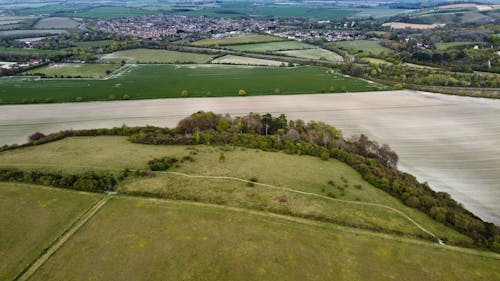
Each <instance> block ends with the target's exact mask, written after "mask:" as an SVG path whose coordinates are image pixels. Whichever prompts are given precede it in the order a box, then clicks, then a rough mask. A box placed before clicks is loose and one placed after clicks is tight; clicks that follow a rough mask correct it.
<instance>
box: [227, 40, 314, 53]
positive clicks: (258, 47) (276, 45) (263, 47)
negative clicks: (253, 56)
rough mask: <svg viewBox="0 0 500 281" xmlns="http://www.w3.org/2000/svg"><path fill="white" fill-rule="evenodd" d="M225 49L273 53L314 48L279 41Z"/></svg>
mask: <svg viewBox="0 0 500 281" xmlns="http://www.w3.org/2000/svg"><path fill="white" fill-rule="evenodd" d="M225 48H227V49H230V50H234V51H240V52H273V51H285V50H296V49H311V48H316V47H315V46H313V45H310V44H306V43H302V42H298V41H281V42H269V43H256V44H244V45H233V46H225Z"/></svg>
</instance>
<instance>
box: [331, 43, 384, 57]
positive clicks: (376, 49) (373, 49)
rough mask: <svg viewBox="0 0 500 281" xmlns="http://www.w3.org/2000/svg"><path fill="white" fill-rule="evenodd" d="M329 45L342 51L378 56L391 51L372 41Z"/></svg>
mask: <svg viewBox="0 0 500 281" xmlns="http://www.w3.org/2000/svg"><path fill="white" fill-rule="evenodd" d="M331 45H332V46H335V47H338V48H341V49H344V50H359V51H363V52H366V53H372V54H374V55H379V54H380V53H382V52H384V53H386V54H387V53H390V52H392V50H391V49H389V48H387V47H384V46H382V45H381V44H380V42H379V41H372V40H353V41H340V42H335V43H331Z"/></svg>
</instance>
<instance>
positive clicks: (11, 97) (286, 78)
mask: <svg viewBox="0 0 500 281" xmlns="http://www.w3.org/2000/svg"><path fill="white" fill-rule="evenodd" d="M68 88H71V89H72V90H71V91H68ZM241 89H243V90H245V91H246V95H248V96H253V95H272V94H277V93H280V94H301V93H320V92H357V91H373V90H382V89H387V87H385V86H382V85H379V84H376V83H369V82H367V81H365V80H361V79H357V78H352V77H347V76H344V75H342V74H340V73H338V72H335V71H333V70H330V69H327V68H322V67H311V66H298V67H289V68H278V67H262V66H226V65H216V64H208V65H132V66H129V67H128V68H127V70H125V71H123V72H121V73H120V74H119V75H115V76H114V77H113V78H110V79H106V80H92V79H88V80H75V79H66V80H65V79H34V78H29V77H9V78H2V79H0V99H1V100H2V102H3V103H22V102H37V101H38V102H47V101H61V102H63V101H66V102H69V101H75V100H76V101H90V100H109V99H115V98H121V97H123V96H124V95H127V97H128V98H130V99H147V98H175V97H181V93H183V92H184V93H185V96H186V95H187V96H189V97H200V96H206V94H207V92H208V91H211V93H212V95H213V96H216V97H217V96H237V95H239V90H241ZM185 91H187V93H186V92H185Z"/></svg>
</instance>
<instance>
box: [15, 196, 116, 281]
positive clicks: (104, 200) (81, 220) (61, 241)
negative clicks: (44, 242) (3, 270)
mask: <svg viewBox="0 0 500 281" xmlns="http://www.w3.org/2000/svg"><path fill="white" fill-rule="evenodd" d="M108 200H109V197H108V196H106V197H103V198H102V199H101V200H99V201H98V202H97V203H96V204H95V205H94V206H93V207H92V208H91V209H90V210H88V211H87V212H86V213H85V214H84V215H83V216H82V217H80V218H79V219H78V220H77V221H76V222H75V223H74V224H73V225H71V226H70V227H69V228H68V229H67V230H66V231H65V232H64V233H63V234H62V235H61V236H60V237H59V238H58V239H57V240H56V242H55V243H54V244H52V245H50V246H49V248H47V249H46V250H45V252H44V253H43V254H42V255H41V256H40V257H38V258H37V259H36V260H35V261H34V262H33V263H32V264H30V265H29V267H28V268H27V269H26V270H25V271H24V272H23V274H22V275H21V276H19V277H18V278H16V280H18V281H26V280H28V279H30V277H31V276H32V275H33V274H34V273H35V272H36V271H37V270H38V268H40V267H41V266H42V265H43V264H44V263H45V262H46V261H47V260H48V259H49V258H50V257H51V256H52V255H53V254H54V253H55V252H56V251H57V250H58V249H59V248H61V246H63V244H64V243H65V242H66V241H68V240H69V239H70V238H71V237H72V236H73V234H75V233H76V232H77V231H78V230H79V229H80V228H81V227H82V226H83V225H84V224H85V223H86V222H87V221H89V220H90V219H91V218H92V217H93V216H94V215H95V214H96V213H97V212H98V211H99V210H100V209H101V208H102V207H103V206H104V205H105V204H106V203H107V202H108Z"/></svg>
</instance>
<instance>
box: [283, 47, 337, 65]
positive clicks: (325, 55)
mask: <svg viewBox="0 0 500 281" xmlns="http://www.w3.org/2000/svg"><path fill="white" fill-rule="evenodd" d="M278 53H280V54H282V55H287V56H291V57H298V58H304V59H312V60H329V61H333V62H343V61H344V59H343V58H342V56H340V55H339V54H336V53H334V52H332V51H329V50H325V49H320V48H314V49H306V50H290V51H280V52H278Z"/></svg>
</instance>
